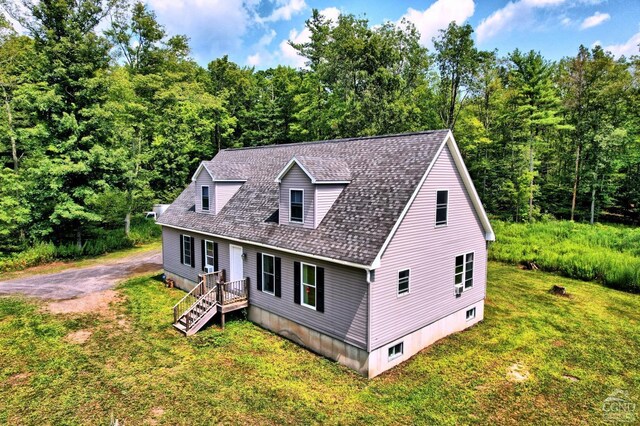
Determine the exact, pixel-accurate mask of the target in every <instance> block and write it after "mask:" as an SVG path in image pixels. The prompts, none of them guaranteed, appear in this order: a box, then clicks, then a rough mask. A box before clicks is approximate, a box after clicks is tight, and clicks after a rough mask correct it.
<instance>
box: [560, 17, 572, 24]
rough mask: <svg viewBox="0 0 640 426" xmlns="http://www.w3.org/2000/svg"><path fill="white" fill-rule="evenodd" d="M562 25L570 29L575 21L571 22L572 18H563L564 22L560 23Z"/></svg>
mask: <svg viewBox="0 0 640 426" xmlns="http://www.w3.org/2000/svg"><path fill="white" fill-rule="evenodd" d="M560 23H561V24H562V25H564V26H565V27H569V26H571V24H573V21H572V20H571V18H567V17H566V16H565V17H564V18H562V20H561V21H560Z"/></svg>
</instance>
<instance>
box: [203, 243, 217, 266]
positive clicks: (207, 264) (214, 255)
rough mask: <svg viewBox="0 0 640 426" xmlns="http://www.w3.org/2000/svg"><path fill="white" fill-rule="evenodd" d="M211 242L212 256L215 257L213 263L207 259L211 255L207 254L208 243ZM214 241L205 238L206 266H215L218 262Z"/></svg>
mask: <svg viewBox="0 0 640 426" xmlns="http://www.w3.org/2000/svg"><path fill="white" fill-rule="evenodd" d="M209 243H211V251H212V252H213V254H212V255H211V258H212V259H213V263H211V264H209V263H208V260H209V259H207V258H208V257H209V256H208V255H207V244H209ZM214 244H215V243H214V242H213V241H211V240H204V266H205V267H207V266H211V267H213V266H214V265H215V263H216V251H215V249H214V247H215V246H214Z"/></svg>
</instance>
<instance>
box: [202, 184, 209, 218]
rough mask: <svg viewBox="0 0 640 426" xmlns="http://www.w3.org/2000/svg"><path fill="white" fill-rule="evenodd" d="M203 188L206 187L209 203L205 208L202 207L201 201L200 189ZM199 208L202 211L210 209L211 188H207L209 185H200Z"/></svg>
mask: <svg viewBox="0 0 640 426" xmlns="http://www.w3.org/2000/svg"><path fill="white" fill-rule="evenodd" d="M204 188H207V198H208V199H209V205H208V206H207V208H206V209H205V208H204V203H203V199H204V197H203V196H202V190H203V189H204ZM200 209H201V210H202V211H203V212H208V211H211V190H210V188H209V185H202V186H201V187H200Z"/></svg>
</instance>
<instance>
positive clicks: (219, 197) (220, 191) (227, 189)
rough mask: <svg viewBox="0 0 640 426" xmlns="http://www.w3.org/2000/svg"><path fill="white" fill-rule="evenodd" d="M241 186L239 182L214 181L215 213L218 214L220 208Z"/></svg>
mask: <svg viewBox="0 0 640 426" xmlns="http://www.w3.org/2000/svg"><path fill="white" fill-rule="evenodd" d="M241 186H242V183H241V182H216V190H215V199H216V205H215V210H214V211H215V213H216V214H218V212H219V211H220V210H222V208H223V207H224V206H225V204H227V202H228V201H229V200H230V199H231V197H233V195H234V194H235V193H236V192H237V191H238V189H240V187H241Z"/></svg>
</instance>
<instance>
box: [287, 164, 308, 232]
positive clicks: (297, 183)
mask: <svg viewBox="0 0 640 426" xmlns="http://www.w3.org/2000/svg"><path fill="white" fill-rule="evenodd" d="M291 189H302V190H304V211H303V215H304V217H303V219H304V223H303V224H298V223H291V222H289V190H291ZM314 198H315V185H314V184H313V183H311V179H309V176H307V175H306V173H305V172H303V171H302V169H301V168H300V167H298V165H297V164H294V165H293V167H291V169H290V170H289V171H288V172H287V174H286V175H285V176H284V177H283V178H282V182H281V183H280V224H281V225H292V226H303V227H305V228H314V225H315V219H314V217H315V215H314V205H313V201H314Z"/></svg>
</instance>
